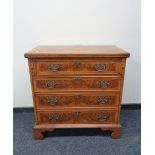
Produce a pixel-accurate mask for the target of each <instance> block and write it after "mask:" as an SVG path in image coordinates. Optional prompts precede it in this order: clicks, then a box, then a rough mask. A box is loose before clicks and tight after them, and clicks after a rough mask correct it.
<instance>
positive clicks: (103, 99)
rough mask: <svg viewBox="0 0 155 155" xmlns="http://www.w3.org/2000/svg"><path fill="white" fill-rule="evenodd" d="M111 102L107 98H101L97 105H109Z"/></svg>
mask: <svg viewBox="0 0 155 155" xmlns="http://www.w3.org/2000/svg"><path fill="white" fill-rule="evenodd" d="M108 102H109V100H108V98H107V97H100V98H98V100H97V103H98V104H107V103H108Z"/></svg>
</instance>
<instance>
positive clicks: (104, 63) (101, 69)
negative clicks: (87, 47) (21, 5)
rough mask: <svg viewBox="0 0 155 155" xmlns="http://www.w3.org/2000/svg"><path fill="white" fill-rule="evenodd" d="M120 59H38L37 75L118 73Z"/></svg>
mask: <svg viewBox="0 0 155 155" xmlns="http://www.w3.org/2000/svg"><path fill="white" fill-rule="evenodd" d="M120 67H121V59H119V58H118V59H117V58H111V59H109V58H104V59H99V60H98V59H95V60H94V59H92V60H89V59H88V60H85V59H75V60H52V59H51V60H50V59H49V60H39V61H37V62H36V68H37V75H52V74H55V75H56V74H119V73H120Z"/></svg>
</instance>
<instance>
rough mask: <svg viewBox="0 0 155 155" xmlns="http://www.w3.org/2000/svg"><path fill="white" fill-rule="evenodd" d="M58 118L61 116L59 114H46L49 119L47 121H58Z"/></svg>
mask: <svg viewBox="0 0 155 155" xmlns="http://www.w3.org/2000/svg"><path fill="white" fill-rule="evenodd" d="M60 119H61V118H60V116H59V115H55V114H53V115H49V116H48V120H49V121H52V122H56V121H58V120H60Z"/></svg>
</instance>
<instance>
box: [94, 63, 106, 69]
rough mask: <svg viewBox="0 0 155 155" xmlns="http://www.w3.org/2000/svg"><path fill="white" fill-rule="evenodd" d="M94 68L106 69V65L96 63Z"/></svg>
mask: <svg viewBox="0 0 155 155" xmlns="http://www.w3.org/2000/svg"><path fill="white" fill-rule="evenodd" d="M94 68H95V70H96V71H104V70H106V68H107V66H106V65H105V64H96V65H95V66H94Z"/></svg>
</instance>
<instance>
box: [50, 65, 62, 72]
mask: <svg viewBox="0 0 155 155" xmlns="http://www.w3.org/2000/svg"><path fill="white" fill-rule="evenodd" d="M48 69H49V70H52V71H58V70H60V69H61V66H60V65H59V64H51V65H49V66H48Z"/></svg>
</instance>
